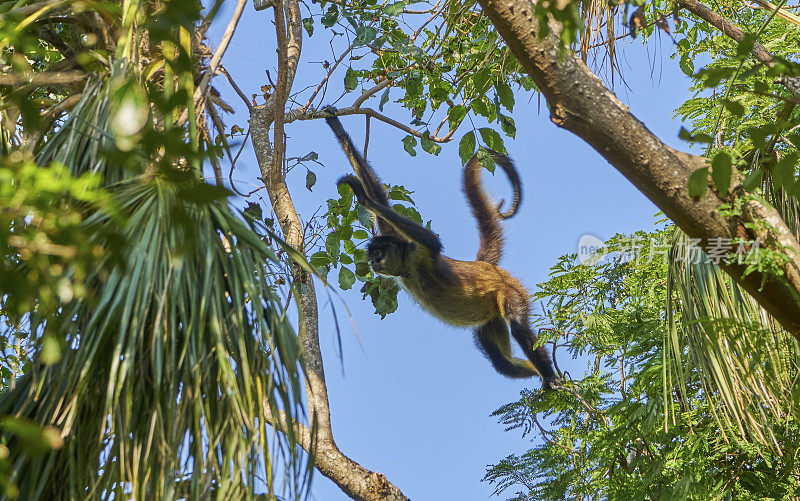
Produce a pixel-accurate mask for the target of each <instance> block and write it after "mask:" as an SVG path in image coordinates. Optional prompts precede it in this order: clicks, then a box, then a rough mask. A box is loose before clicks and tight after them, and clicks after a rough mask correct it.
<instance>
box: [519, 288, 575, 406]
mask: <svg viewBox="0 0 800 501" xmlns="http://www.w3.org/2000/svg"><path fill="white" fill-rule="evenodd" d="M529 301H530V300H529V299H528V293H527V291H514V293H513V294H511V295H509V297H508V300H507V301H506V315H507V316H508V325H509V327H511V335H512V336H514V339H515V340H516V341H517V343H518V344H519V346H520V348H522V351H523V353H525V356H526V357H528V360H530V361H531V363H532V364H533V366H534V367H536V371H537V373H538V374H539V376H541V378H542V388H544V389H545V390H551V389H555V388H558V387H560V386H561V384H562V382H561V378H559V377H558V375H556V371H555V370H554V369H553V362H552V361H551V360H550V355H548V354H547V349H545V347H544V346H539V347H538V348H537V347H536V343H537V342H538V340H539V339H538V338H537V337H536V334H535V333H534V332H533V329H531V326H530V318H529V317H530V302H529Z"/></svg>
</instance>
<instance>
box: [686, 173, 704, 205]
mask: <svg viewBox="0 0 800 501" xmlns="http://www.w3.org/2000/svg"><path fill="white" fill-rule="evenodd" d="M688 184H689V186H688V189H689V196H690V197H692V198H694V199H695V200H698V199H700V198H701V197H702V196H703V195H705V193H706V190H707V189H708V168H707V167H703V168H701V169H697V170H696V171H694V172H692V175H691V176H689V183H688Z"/></svg>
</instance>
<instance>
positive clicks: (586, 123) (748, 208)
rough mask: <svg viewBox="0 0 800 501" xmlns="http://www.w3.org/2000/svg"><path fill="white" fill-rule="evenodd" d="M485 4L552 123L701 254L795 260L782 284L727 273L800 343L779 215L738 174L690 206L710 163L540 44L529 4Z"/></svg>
mask: <svg viewBox="0 0 800 501" xmlns="http://www.w3.org/2000/svg"><path fill="white" fill-rule="evenodd" d="M684 1H686V0H684ZM479 2H480V4H481V6H482V7H483V10H484V12H486V14H487V15H488V16H489V18H490V19H491V21H492V23H493V24H494V25H495V27H496V28H497V30H498V31H499V32H500V34H501V35H502V36H503V38H504V39H505V41H506V43H507V44H508V46H509V48H510V49H511V51H512V52H513V54H514V55H515V56H516V58H517V60H518V61H519V62H520V64H521V65H522V67H523V68H524V69H525V71H526V72H527V73H528V74H529V75H530V76H531V77H532V79H533V80H534V82H535V83H536V85H537V87H538V88H539V89H540V90H541V92H542V94H543V95H544V97H545V99H547V102H548V105H549V108H550V117H551V120H552V121H553V122H554V123H555V124H556V125H557V126H559V127H562V128H564V129H567V130H569V131H571V132H573V133H574V134H576V135H577V136H579V137H580V138H582V139H583V140H584V141H586V142H587V143H588V144H590V145H591V146H592V147H593V148H594V149H595V150H597V152H598V153H600V154H601V155H602V156H603V157H605V158H606V159H607V160H608V161H609V162H610V163H611V164H612V165H613V166H614V167H615V168H616V169H617V170H618V171H619V172H620V173H622V175H624V176H625V177H626V178H627V179H628V180H629V181H631V182H632V183H633V184H634V185H635V186H636V187H637V188H639V190H641V191H642V193H644V194H645V196H647V197H648V198H649V199H650V200H651V201H653V202H654V203H655V204H656V205H657V206H658V207H659V208H660V209H661V210H662V211H664V213H665V214H666V215H667V217H669V218H670V219H672V220H673V221H674V222H675V224H676V225H678V227H679V228H681V229H682V230H683V231H684V232H686V234H687V235H689V236H690V237H693V238H698V239H700V245H701V247H703V248H704V249H707V248H708V247H709V241H710V239H712V238H728V239H736V238H745V239H749V240H752V239H756V238H758V239H760V241H761V243H762V244H763V245H764V246H766V247H768V248H769V249H770V250H773V251H775V252H778V253H781V254H788V256H789V261H788V262H786V263H782V265H781V271H782V272H783V277H782V278H779V277H776V276H775V275H772V274H768V273H763V272H761V271H757V270H756V271H752V272H751V273H749V274H746V266H745V265H742V264H738V263H734V262H732V263H728V264H721V267H722V268H723V269H725V271H726V272H727V273H728V274H729V275H730V276H731V277H732V278H733V279H734V280H736V282H737V283H739V284H740V285H741V286H742V287H743V288H744V289H745V290H747V291H748V292H749V293H750V294H751V295H752V296H753V297H754V298H755V299H756V300H757V301H758V302H759V304H761V306H763V307H764V309H766V310H767V311H768V312H769V313H770V314H771V315H772V316H773V317H775V319H776V320H777V321H778V322H780V324H781V325H782V326H783V327H784V328H785V329H786V330H787V331H788V332H790V333H792V334H794V335H795V337H798V338H800V301H798V297H800V243H799V242H798V241H797V239H795V238H794V236H793V235H792V233H791V232H790V231H789V228H788V227H787V226H786V224H785V222H784V221H783V220H782V219H781V218H780V215H779V214H778V212H777V211H776V210H775V209H774V208H772V207H771V206H769V205H767V204H765V203H763V202H760V201H757V200H753V199H751V198H749V197H746V196H745V195H746V193H745V191H744V189H743V188H742V186H741V181H740V176H738V175H737V173H734V179H733V180H732V183H731V189H730V193H729V195H728V196H727V197H725V198H723V197H721V196H720V195H719V193H717V192H716V191H715V190H714V189H713V186H711V189H709V190H708V191H707V192H706V194H705V195H704V196H703V197H702V198H701V199H700V200H697V201H695V200H693V199H692V198H690V197H689V195H688V191H687V183H688V179H689V176H690V175H691V174H692V172H694V171H695V170H697V169H699V168H702V167H705V166H706V165H707V161H706V159H705V158H704V157H700V156H695V155H690V154H688V153H684V152H681V151H678V150H674V149H672V148H670V147H669V146H667V145H666V144H664V143H663V142H662V141H661V140H660V139H658V138H657V137H656V136H655V135H654V134H653V133H652V132H650V131H649V130H648V129H647V127H645V125H644V124H643V123H642V122H640V121H639V120H638V119H637V118H636V117H635V116H634V115H633V114H631V113H630V110H629V109H628V107H627V106H625V105H624V104H622V103H621V102H620V101H619V100H618V99H617V97H616V96H615V95H614V93H612V92H611V91H610V90H608V89H607V88H606V87H605V86H604V85H603V83H602V82H601V81H600V79H599V78H598V77H597V76H596V75H594V74H593V73H592V72H591V71H590V70H589V68H588V67H587V66H586V65H585V64H584V63H583V62H582V61H581V60H580V59H579V58H578V57H577V56H576V55H575V54H574V53H572V52H565V51H564V50H563V48H562V46H561V44H560V42H559V39H558V38H557V37H556V35H555V34H554V33H549V34H548V35H546V36H544V37H540V36H539V35H540V32H539V23H538V20H537V19H536V17H535V15H534V13H533V9H532V6H531V4H530V2H529V1H528V0H479ZM551 28H552V29H553V31H555V32H558V29H559V26H558V25H556V24H555V23H551ZM735 198H741V199H742V200H744V208H743V214H742V216H740V217H739V216H724V215H722V213H721V211H720V210H719V209H720V208H721V206H722V205H723V204H730V203H732V202H733V201H734V199H735ZM764 223H767V224H766V225H765V224H764ZM767 225H768V226H769V227H768V228H765V227H764V226H767Z"/></svg>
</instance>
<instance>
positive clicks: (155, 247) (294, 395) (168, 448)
mask: <svg viewBox="0 0 800 501" xmlns="http://www.w3.org/2000/svg"><path fill="white" fill-rule="evenodd" d="M28 3H33V2H12V3H5V4H3V5H2V6H0V11H1V12H3V14H4V15H3V16H2V17H0V38H2V43H3V52H2V53H0V58H1V59H2V62H3V64H4V65H5V67H6V68H7V69H10V73H9V75H11V76H15V75H17V76H20V79H21V80H20V81H21V82H22V83H21V84H19V85H17V84H13V85H4V86H3V87H2V88H1V89H0V99H2V104H3V107H2V122H1V123H0V128H1V129H2V139H3V145H2V146H3V148H4V150H3V151H4V155H3V158H2V162H1V163H0V181H1V182H0V206H1V208H0V226H2V230H0V249H2V254H1V255H0V273H2V279H0V308H1V309H0V317H2V321H3V331H2V336H0V349H2V350H3V355H4V356H3V361H2V366H0V376H2V382H3V383H4V391H3V392H2V393H0V416H2V420H0V441H2V445H0V486H2V488H3V489H4V490H3V492H4V494H5V495H6V496H8V497H10V498H14V497H19V498H21V499H95V498H99V497H102V498H110V497H113V498H115V499H117V498H124V497H130V496H134V497H148V498H150V497H152V498H154V499H173V498H199V497H203V496H212V497H219V498H230V499H248V498H254V497H255V496H256V495H257V494H259V492H261V491H264V490H266V491H267V492H268V495H269V496H273V497H274V496H275V495H276V493H280V492H281V490H282V489H281V485H279V482H280V478H278V480H276V475H275V470H274V469H275V468H278V467H279V466H280V465H283V467H282V468H281V471H283V472H284V473H285V476H284V477H283V479H284V480H285V484H284V488H285V490H284V493H285V494H286V495H288V496H290V497H300V496H302V495H303V491H304V489H305V487H306V486H307V483H308V479H309V475H310V469H309V468H308V465H306V464H304V463H303V462H302V461H301V460H300V458H299V455H298V453H297V450H298V448H297V447H296V445H297V441H296V438H297V437H295V435H294V431H293V429H288V430H285V434H280V435H274V434H273V433H272V431H271V429H270V430H269V431H270V433H267V431H268V430H267V428H266V427H267V426H268V423H270V422H273V421H274V420H275V416H286V417H288V418H289V419H295V418H300V417H302V415H303V409H302V407H301V404H300V402H301V392H302V388H303V385H302V382H301V367H300V363H299V346H298V343H297V339H296V337H295V335H294V333H293V331H292V329H291V326H290V325H289V324H288V322H287V320H286V317H285V316H284V315H283V311H284V310H285V307H284V305H283V304H282V300H281V298H280V297H279V296H278V294H277V292H276V289H275V287H274V285H273V281H274V280H275V277H276V276H278V273H279V271H280V266H281V263H279V262H278V259H277V258H276V256H275V253H274V252H273V250H272V248H271V247H270V246H269V245H268V242H269V240H268V239H266V238H264V237H262V236H261V234H262V233H263V228H259V227H256V226H255V224H254V223H251V222H248V220H246V219H245V218H244V217H243V215H242V214H240V213H239V212H238V211H236V210H234V209H233V208H232V207H231V206H230V205H229V203H228V196H229V195H230V192H229V191H228V190H227V189H225V188H222V187H220V186H213V185H209V184H206V183H205V182H203V181H202V170H201V169H202V166H203V163H204V162H205V161H206V160H210V161H212V163H213V162H214V159H216V158H218V156H219V146H218V144H217V142H216V141H215V142H211V141H210V140H209V137H208V134H207V132H208V131H207V130H205V124H204V121H203V120H202V119H201V118H198V114H197V111H198V110H197V109H196V108H195V107H196V105H197V104H198V103H197V102H195V100H194V91H195V87H194V86H195V81H196V80H195V77H196V75H199V74H200V73H201V70H202V64H201V62H200V61H199V59H196V58H197V54H196V53H195V49H196V47H195V46H193V40H194V39H193V36H194V29H195V26H196V23H197V22H198V15H199V9H200V3H199V2H195V1H189V2H135V1H134V2H125V3H124V9H123V10H121V9H120V7H121V4H119V3H118V2H114V1H108V2H95V3H92V4H85V3H81V2H55V3H52V2H51V3H49V4H47V5H43V4H34V5H33V7H34V9H31V5H27V4H28ZM89 8H91V10H87V9H89ZM134 49H135V50H134ZM4 71H5V70H4ZM54 75H56V76H54ZM28 78H30V79H31V80H32V81H30V82H28V81H26V79H28ZM49 82H52V83H49ZM67 111H68V113H66V114H65V112H67ZM223 143H224V141H223ZM223 146H224V144H223ZM31 151H32V152H35V155H31V153H30V152H31ZM20 374H21V375H20ZM311 428H312V429H313V423H311ZM312 439H313V437H312Z"/></svg>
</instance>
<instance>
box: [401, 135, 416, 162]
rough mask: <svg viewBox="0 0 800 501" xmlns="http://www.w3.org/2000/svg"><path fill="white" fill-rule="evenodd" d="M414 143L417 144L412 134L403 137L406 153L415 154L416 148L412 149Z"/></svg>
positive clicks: (413, 155)
mask: <svg viewBox="0 0 800 501" xmlns="http://www.w3.org/2000/svg"><path fill="white" fill-rule="evenodd" d="M416 145H417V139H416V138H415V137H414V136H412V135H410V134H409V135H408V136H406V137H404V138H403V149H405V150H406V153H408V154H409V155H411V156H412V157H415V156H417V152H416V150H414V147H415V146H416Z"/></svg>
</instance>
